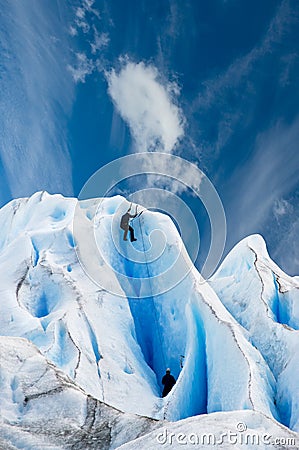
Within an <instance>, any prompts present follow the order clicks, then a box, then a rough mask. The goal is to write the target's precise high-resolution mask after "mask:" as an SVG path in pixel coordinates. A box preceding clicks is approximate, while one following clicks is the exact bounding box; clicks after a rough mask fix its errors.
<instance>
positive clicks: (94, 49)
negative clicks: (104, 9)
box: [90, 27, 110, 55]
mask: <svg viewBox="0 0 299 450" xmlns="http://www.w3.org/2000/svg"><path fill="white" fill-rule="evenodd" d="M109 41H110V39H109V35H108V33H99V32H98V31H97V29H96V28H95V27H94V38H93V41H92V42H91V43H90V47H91V53H92V54H93V55H96V54H97V53H98V52H99V51H100V50H102V49H103V48H104V47H107V45H108V44H109Z"/></svg>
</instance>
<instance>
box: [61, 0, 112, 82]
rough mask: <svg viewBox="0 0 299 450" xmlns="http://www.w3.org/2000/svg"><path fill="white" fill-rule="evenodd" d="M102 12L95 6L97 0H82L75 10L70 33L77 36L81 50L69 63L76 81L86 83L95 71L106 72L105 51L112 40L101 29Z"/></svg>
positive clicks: (68, 67)
mask: <svg viewBox="0 0 299 450" xmlns="http://www.w3.org/2000/svg"><path fill="white" fill-rule="evenodd" d="M100 19H101V14H100V12H99V10H98V9H96V8H95V0H81V2H80V3H79V6H77V7H76V8H75V9H74V10H73V20H72V22H71V24H70V25H69V27H68V32H69V35H70V36H71V37H73V38H75V37H77V38H78V39H77V40H78V41H79V39H80V41H79V47H80V48H81V51H74V52H73V54H74V58H73V59H74V60H73V61H72V63H70V64H68V65H67V69H68V70H69V71H70V73H71V74H72V77H73V80H74V81H75V83H85V82H86V80H87V78H88V76H89V75H91V74H93V73H94V72H96V71H97V72H104V70H105V66H106V62H105V58H104V51H105V49H106V48H107V47H108V44H109V42H110V38H109V34H108V33H107V32H105V31H99V30H100V29H101V25H102V24H101V23H100Z"/></svg>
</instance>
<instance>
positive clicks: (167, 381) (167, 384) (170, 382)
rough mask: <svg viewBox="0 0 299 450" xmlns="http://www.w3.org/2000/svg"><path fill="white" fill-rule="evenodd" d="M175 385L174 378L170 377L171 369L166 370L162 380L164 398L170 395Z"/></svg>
mask: <svg viewBox="0 0 299 450" xmlns="http://www.w3.org/2000/svg"><path fill="white" fill-rule="evenodd" d="M175 383H176V381H175V379H174V377H173V376H172V375H170V369H166V374H165V375H164V377H163V378H162V384H163V385H164V389H163V392H162V397H166V395H167V394H169V392H170V391H171V389H172V388H173V386H174V385H175Z"/></svg>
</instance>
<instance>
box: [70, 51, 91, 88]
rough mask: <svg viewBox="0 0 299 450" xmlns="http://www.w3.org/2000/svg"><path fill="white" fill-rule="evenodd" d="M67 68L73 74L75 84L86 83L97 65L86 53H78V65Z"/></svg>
mask: <svg viewBox="0 0 299 450" xmlns="http://www.w3.org/2000/svg"><path fill="white" fill-rule="evenodd" d="M67 68H68V70H69V71H70V73H71V74H72V77H73V80H74V81H75V83H78V82H81V83H85V80H86V77H87V76H88V75H90V74H91V73H92V72H93V71H94V69H95V65H94V62H93V61H92V60H91V59H88V57H87V55H86V54H85V53H81V52H78V53H76V63H75V64H74V65H70V64H69V65H68V66H67Z"/></svg>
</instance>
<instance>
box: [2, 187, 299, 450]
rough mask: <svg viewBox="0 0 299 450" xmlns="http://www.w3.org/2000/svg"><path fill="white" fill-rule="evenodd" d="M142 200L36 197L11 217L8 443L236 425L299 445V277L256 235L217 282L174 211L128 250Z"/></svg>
mask: <svg viewBox="0 0 299 450" xmlns="http://www.w3.org/2000/svg"><path fill="white" fill-rule="evenodd" d="M129 204H130V203H129V202H128V201H127V200H126V199H125V198H123V197H121V196H116V197H111V198H104V199H88V200H81V201H78V200H77V199H75V198H64V197H63V196H61V195H50V194H48V193H47V192H38V193H36V194H34V195H33V196H32V197H30V198H23V199H17V200H13V201H12V202H10V203H9V204H7V205H5V206H4V207H3V208H2V209H1V210H0V229H1V233H0V266H1V271H0V279H1V283H0V286H1V287H0V289H1V302H0V327H1V328H0V329H1V333H0V334H1V337H0V346H1V348H2V350H1V356H0V357H1V365H0V382H1V406H0V408H1V436H2V439H4V440H5V444H3V446H4V447H3V448H26V449H27V448H28V449H31V448H32V449H33V448H49V449H50V448H103V449H104V448H118V447H119V446H122V445H123V448H132V449H134V448H157V447H158V448H159V446H157V442H156V441H155V438H153V436H154V435H155V433H157V432H158V430H159V429H160V427H162V426H164V427H165V426H166V425H164V424H167V427H168V429H169V430H172V429H175V430H178V432H179V430H180V429H184V430H189V431H190V430H191V431H192V428H193V431H194V430H195V431H196V429H197V427H199V428H198V429H199V430H201V432H202V431H203V430H204V428H205V427H206V426H207V427H212V429H215V433H216V432H217V433H219V432H220V431H219V430H221V427H222V429H227V428H229V427H230V428H231V429H235V428H236V423H237V422H238V421H239V422H240V421H244V422H245V423H246V424H247V426H248V427H249V428H251V429H253V430H254V429H256V430H259V431H260V432H262V431H261V430H264V431H265V430H266V431H268V432H271V433H272V434H273V435H275V434H276V435H279V436H281V437H283V438H286V437H289V438H290V439H297V441H296V442H299V440H298V435H297V432H298V431H299V405H298V399H299V395H298V394H299V380H298V377H295V376H294V373H298V368H299V362H298V361H299V358H298V348H299V346H298V342H299V341H298V339H299V338H298V324H299V304H298V302H299V299H298V292H299V291H298V288H299V278H298V277H289V276H287V275H286V274H284V273H283V272H282V270H281V269H280V268H279V267H278V266H277V265H276V264H275V263H274V262H273V261H271V259H270V257H269V255H268V253H267V249H266V245H265V242H264V241H263V239H262V237H261V236H259V235H256V236H250V237H248V238H246V239H244V240H243V241H241V242H240V243H239V244H238V245H237V246H236V247H235V248H234V249H233V250H232V251H231V252H230V254H229V255H228V256H227V257H226V258H225V260H224V261H223V263H222V264H221V266H220V267H219V269H218V270H217V272H216V273H215V274H214V275H213V277H212V278H211V279H210V280H204V279H203V278H202V277H201V275H200V274H199V272H198V271H197V270H196V268H195V267H194V266H193V264H192V262H191V260H190V258H189V256H188V254H187V252H186V250H185V248H184V245H183V243H182V241H181V238H180V235H179V233H178V231H177V229H176V227H175V225H174V223H173V222H172V221H171V219H170V218H169V217H168V216H166V215H164V214H162V213H159V212H154V211H148V210H144V212H143V213H142V215H141V216H139V217H137V218H136V219H134V228H135V231H136V235H137V239H138V240H137V241H136V242H135V243H134V244H131V243H129V242H124V241H123V240H122V231H121V230H120V229H119V220H120V217H121V215H122V214H123V213H124V211H126V210H127V209H128V206H129ZM74 217H76V221H75V222H74ZM95 243H96V248H95ZM161 249H163V251H162V252H161ZM181 355H182V356H184V358H183V359H182V358H181ZM10 360H11V362H10ZM26 361H27V362H26ZM181 361H183V364H181ZM182 366H183V367H182ZM166 367H171V371H172V373H173V375H174V376H175V378H176V379H177V383H176V385H175V387H174V388H173V389H172V391H171V392H170V394H169V395H168V396H167V397H165V398H163V399H162V398H161V391H162V386H161V379H162V376H163V375H164V373H165V369H166ZM55 380H56V381H55ZM29 381H30V382H29ZM57 383H58V385H57ZM57 389H58V390H57ZM52 394H54V395H52ZM90 404H91V405H93V412H92V414H93V417H94V418H95V417H98V419H97V420H95V419H94V420H93V421H91V419H90V415H91V412H90V408H89V406H88V405H90ZM55 411H58V412H57V413H55ZM47 417H49V423H51V424H52V425H51V426H50V425H49V427H46V430H47V432H44V433H42V432H41V431H38V430H42V428H43V423H44V424H46V423H47ZM57 417H59V420H57ZM55 422H58V423H55ZM91 422H92V423H91ZM90 423H91V425H90ZM132 423H134V427H133V428H134V429H133V428H132ZM135 423H136V426H135ZM86 424H89V425H88V426H87V425H86ZM213 424H214V425H213ZM180 427H181V428H180ZM50 429H52V430H53V431H52V432H51V430H50ZM109 430H110V431H109ZM291 430H293V431H291ZM108 431H109V432H108ZM186 432H187V431H186ZM279 433H280V434H279ZM142 435H145V436H143V437H142ZM63 436H64V437H63ZM65 436H67V437H68V439H69V440H67V439H66V438H65ZM74 436H76V438H75V437H74ZM155 436H156V435H155ZM3 442H4V441H3ZM80 442H81V444H80ZM140 442H141V443H142V444H140ZM41 443H42V444H41ZM41 445H43V446H41ZM80 445H82V447H80ZM84 445H85V447H84ZM138 445H142V447H140V446H139V447H138ZM167 445H168V444H166V448H167ZM169 445H170V444H169ZM175 445H176V444H175V443H172V444H171V447H169V448H176V447H175ZM190 445H191V444H190ZM151 446H152V447H151ZM177 448H181V445H179V444H178V443H177ZM185 448H189V447H188V446H185ZM190 448H194V445H192V446H191V447H190ZM202 448H205V447H202ZM223 448H229V447H223ZM234 448H235V447H234ZM236 448H237V447H236ZM242 448H244V446H242ZM251 448H253V447H251ZM257 448H262V447H261V446H259V447H257ZM265 448H268V447H267V446H266V444H265ZM279 448H291V447H290V446H285V447H283V446H281V447H279Z"/></svg>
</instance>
